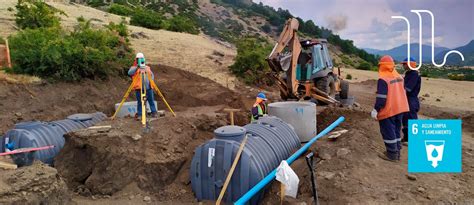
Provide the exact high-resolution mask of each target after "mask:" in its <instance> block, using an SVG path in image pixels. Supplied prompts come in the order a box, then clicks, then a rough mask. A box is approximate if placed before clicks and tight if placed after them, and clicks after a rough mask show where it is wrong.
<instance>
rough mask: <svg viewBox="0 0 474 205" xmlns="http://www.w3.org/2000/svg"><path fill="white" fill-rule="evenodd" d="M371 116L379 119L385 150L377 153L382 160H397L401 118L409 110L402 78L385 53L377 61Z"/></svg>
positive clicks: (398, 157)
mask: <svg viewBox="0 0 474 205" xmlns="http://www.w3.org/2000/svg"><path fill="white" fill-rule="evenodd" d="M376 94H377V95H376V100H375V106H374V109H373V110H372V112H371V116H372V118H374V119H375V120H378V121H379V125H380V132H381V134H382V137H383V141H384V143H385V148H386V150H387V151H386V152H385V153H384V154H383V155H379V157H381V158H382V159H384V160H388V161H393V162H395V161H399V160H400V149H401V148H402V145H401V135H400V131H401V128H402V118H403V114H404V113H405V112H408V111H409V108H408V101H407V96H406V93H405V88H404V83H403V78H402V77H401V76H400V74H398V72H397V71H396V70H395V63H394V62H393V59H392V57H390V56H388V55H386V56H383V57H382V58H381V59H380V61H379V80H378V82H377V93H376Z"/></svg>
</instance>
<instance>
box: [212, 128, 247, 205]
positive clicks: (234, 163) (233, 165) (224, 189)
mask: <svg viewBox="0 0 474 205" xmlns="http://www.w3.org/2000/svg"><path fill="white" fill-rule="evenodd" d="M246 142H247V135H245V137H244V139H243V140H242V142H241V143H240V147H239V150H238V151H237V154H236V155H235V159H234V162H233V163H232V167H231V168H230V170H229V174H227V177H226V179H225V182H224V186H223V187H222V190H221V193H220V194H219V198H217V201H216V205H220V204H221V201H222V198H224V194H225V191H226V190H227V186H229V183H230V179H231V178H232V174H234V170H235V167H237V162H239V160H240V155H241V154H242V151H243V150H244V146H245V143H246Z"/></svg>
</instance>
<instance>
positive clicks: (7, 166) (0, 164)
mask: <svg viewBox="0 0 474 205" xmlns="http://www.w3.org/2000/svg"><path fill="white" fill-rule="evenodd" d="M0 168H3V169H16V168H18V166H17V165H16V164H12V163H8V162H2V161H0Z"/></svg>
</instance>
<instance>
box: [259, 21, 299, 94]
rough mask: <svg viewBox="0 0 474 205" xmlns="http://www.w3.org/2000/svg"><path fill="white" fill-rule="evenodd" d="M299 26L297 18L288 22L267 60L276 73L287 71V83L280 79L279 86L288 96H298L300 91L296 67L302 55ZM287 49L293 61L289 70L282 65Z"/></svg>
mask: <svg viewBox="0 0 474 205" xmlns="http://www.w3.org/2000/svg"><path fill="white" fill-rule="evenodd" d="M298 26H299V23H298V20H296V19H295V18H290V19H288V20H287V21H286V23H285V26H284V28H283V31H282V32H281V34H280V37H279V38H278V41H277V43H276V44H275V46H274V47H273V50H272V52H271V53H270V55H269V56H268V58H267V61H268V64H269V65H270V68H271V69H272V70H273V71H274V72H275V73H279V72H281V71H286V75H287V78H286V82H283V81H282V80H280V79H278V81H279V83H278V85H279V86H280V89H281V90H282V92H284V93H286V95H287V96H288V95H293V96H296V92H297V89H298V82H297V80H296V65H297V62H298V56H299V54H300V53H301V44H300V40H299V38H298V33H297V32H298ZM287 47H288V51H289V54H290V58H291V59H290V66H289V68H288V69H285V68H283V67H282V65H281V58H282V57H283V54H282V52H283V50H284V49H285V48H287ZM287 57H288V55H287Z"/></svg>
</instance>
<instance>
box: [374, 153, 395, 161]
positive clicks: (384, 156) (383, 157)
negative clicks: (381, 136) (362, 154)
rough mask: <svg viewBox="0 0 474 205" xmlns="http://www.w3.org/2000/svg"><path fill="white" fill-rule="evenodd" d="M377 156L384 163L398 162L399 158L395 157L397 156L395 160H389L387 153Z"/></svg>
mask: <svg viewBox="0 0 474 205" xmlns="http://www.w3.org/2000/svg"><path fill="white" fill-rule="evenodd" d="M378 156H379V157H380V158H381V159H383V160H386V161H389V162H398V161H400V158H399V157H400V155H397V156H398V157H397V159H391V158H389V157H388V155H387V152H383V154H382V153H378Z"/></svg>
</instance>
